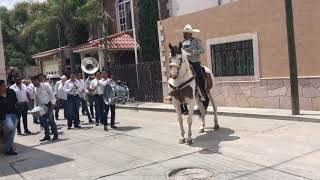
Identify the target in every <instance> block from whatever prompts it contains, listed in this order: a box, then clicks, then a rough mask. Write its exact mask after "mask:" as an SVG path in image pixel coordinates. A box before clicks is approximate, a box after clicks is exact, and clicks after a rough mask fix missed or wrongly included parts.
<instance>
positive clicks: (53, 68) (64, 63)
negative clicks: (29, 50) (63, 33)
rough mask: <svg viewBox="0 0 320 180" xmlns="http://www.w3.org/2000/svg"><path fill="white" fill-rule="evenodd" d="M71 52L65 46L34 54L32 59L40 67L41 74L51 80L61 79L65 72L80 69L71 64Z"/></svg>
mask: <svg viewBox="0 0 320 180" xmlns="http://www.w3.org/2000/svg"><path fill="white" fill-rule="evenodd" d="M70 52H71V49H70V48H69V46H65V47H61V48H57V49H51V50H48V51H44V52H40V53H37V54H34V55H33V56H32V58H33V59H34V60H35V62H36V64H37V65H38V67H39V72H40V73H42V74H45V75H47V76H49V77H51V78H59V77H60V76H61V75H62V74H65V72H70V71H73V70H74V69H76V70H77V69H79V68H80V67H77V66H76V65H75V64H74V63H73V62H71V60H70ZM72 68H74V69H72Z"/></svg>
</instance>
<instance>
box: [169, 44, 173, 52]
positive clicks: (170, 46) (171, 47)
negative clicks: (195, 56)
mask: <svg viewBox="0 0 320 180" xmlns="http://www.w3.org/2000/svg"><path fill="white" fill-rule="evenodd" d="M169 48H170V49H171V51H172V49H173V46H172V45H171V43H169Z"/></svg>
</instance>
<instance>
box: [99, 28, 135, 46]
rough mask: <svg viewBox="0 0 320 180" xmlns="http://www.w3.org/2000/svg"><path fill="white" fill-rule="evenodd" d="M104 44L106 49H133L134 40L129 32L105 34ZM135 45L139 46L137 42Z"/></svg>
mask: <svg viewBox="0 0 320 180" xmlns="http://www.w3.org/2000/svg"><path fill="white" fill-rule="evenodd" d="M105 46H106V47H107V48H108V49H134V47H135V41H134V39H133V38H132V37H131V36H130V35H129V34H126V33H124V32H122V33H117V34H114V35H111V36H107V37H106V38H105ZM137 47H138V48H139V44H137Z"/></svg>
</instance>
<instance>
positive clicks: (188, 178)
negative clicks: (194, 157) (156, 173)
mask: <svg viewBox="0 0 320 180" xmlns="http://www.w3.org/2000/svg"><path fill="white" fill-rule="evenodd" d="M168 179H169V180H193V179H197V180H212V179H213V172H212V171H209V170H207V169H204V168H197V167H188V168H179V169H176V170H173V171H171V172H170V173H169V174H168Z"/></svg>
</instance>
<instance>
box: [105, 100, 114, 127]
mask: <svg viewBox="0 0 320 180" xmlns="http://www.w3.org/2000/svg"><path fill="white" fill-rule="evenodd" d="M109 109H110V110H111V123H110V125H111V126H114V121H115V116H116V105H114V104H113V105H106V119H105V121H104V125H105V126H107V125H108V114H109Z"/></svg>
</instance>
